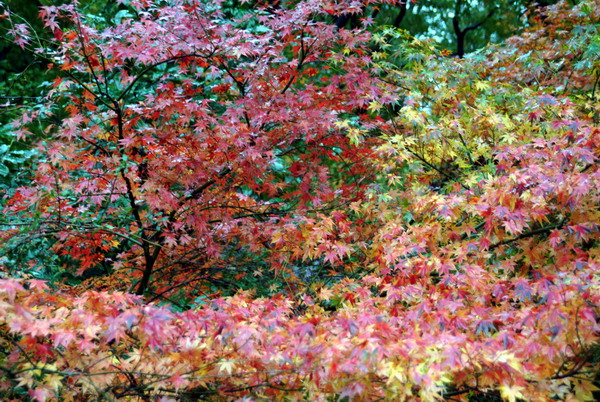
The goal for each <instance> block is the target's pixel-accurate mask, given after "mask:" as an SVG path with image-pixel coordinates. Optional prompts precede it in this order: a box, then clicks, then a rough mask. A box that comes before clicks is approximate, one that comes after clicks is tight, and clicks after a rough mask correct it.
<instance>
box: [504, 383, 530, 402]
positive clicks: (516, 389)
mask: <svg viewBox="0 0 600 402" xmlns="http://www.w3.org/2000/svg"><path fill="white" fill-rule="evenodd" d="M523 389H524V388H523V387H521V386H519V385H501V386H499V387H498V390H499V391H500V395H501V396H502V398H503V399H506V400H508V401H509V402H516V400H517V399H525V397H524V396H523V394H522V393H521V391H522V390H523Z"/></svg>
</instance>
